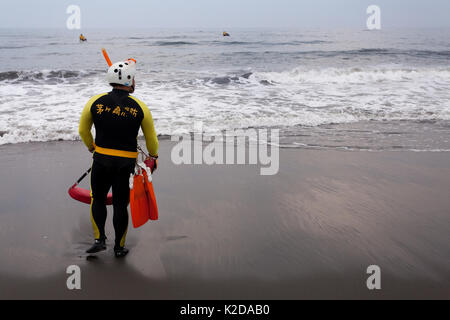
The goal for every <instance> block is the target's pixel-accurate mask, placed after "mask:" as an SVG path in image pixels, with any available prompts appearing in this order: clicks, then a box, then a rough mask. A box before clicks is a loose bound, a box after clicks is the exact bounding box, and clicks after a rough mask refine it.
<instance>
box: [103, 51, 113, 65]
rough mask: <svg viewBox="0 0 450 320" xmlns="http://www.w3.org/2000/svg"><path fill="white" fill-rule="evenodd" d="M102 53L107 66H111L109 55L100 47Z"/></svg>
mask: <svg viewBox="0 0 450 320" xmlns="http://www.w3.org/2000/svg"><path fill="white" fill-rule="evenodd" d="M102 53H103V56H104V57H105V60H106V63H107V64H108V66H109V67H111V66H112V62H111V59H109V56H108V54H107V53H106V50H105V48H103V49H102Z"/></svg>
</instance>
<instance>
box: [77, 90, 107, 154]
mask: <svg viewBox="0 0 450 320" xmlns="http://www.w3.org/2000/svg"><path fill="white" fill-rule="evenodd" d="M103 95H104V94H100V95H98V96H95V97H93V98H92V99H91V100H89V101H88V103H86V106H85V107H84V109H83V112H82V113H81V118H80V125H79V127H78V133H79V134H80V137H81V140H83V142H84V144H85V145H86V147H88V149H89V150H92V149H94V137H93V136H92V133H91V128H92V125H93V124H94V120H93V119H92V113H91V107H92V105H93V104H94V103H95V101H97V100H98V98H100V97H101V96H103Z"/></svg>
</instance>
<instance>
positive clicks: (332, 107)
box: [0, 29, 450, 151]
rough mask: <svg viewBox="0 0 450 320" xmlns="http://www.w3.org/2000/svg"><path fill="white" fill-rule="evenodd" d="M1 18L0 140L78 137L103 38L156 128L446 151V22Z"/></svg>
mask: <svg viewBox="0 0 450 320" xmlns="http://www.w3.org/2000/svg"><path fill="white" fill-rule="evenodd" d="M227 31H229V32H230V33H231V35H232V36H231V37H230V38H224V37H222V30H194V29H192V30H175V29H171V30H157V29H150V30H82V32H83V34H85V36H86V37H87V38H88V42H87V43H79V42H78V33H76V32H72V31H67V30H52V29H41V30H25V29H23V30H18V29H17V30H10V29H0V61H1V65H0V144H8V143H23V142H30V141H53V140H76V139H79V137H78V120H79V117H80V113H81V110H82V108H83V107H84V105H85V104H86V102H87V101H88V100H89V99H90V97H92V96H93V95H95V94H98V93H103V92H107V91H109V90H110V87H109V86H108V84H107V83H106V82H105V72H106V70H107V65H106V62H105V61H104V59H103V57H102V55H101V48H102V47H105V48H106V49H107V50H108V53H109V55H110V57H111V59H112V60H113V62H114V61H118V60H122V59H126V58H130V57H133V58H135V59H136V60H137V61H138V75H137V78H136V81H137V88H136V92H135V94H134V95H135V96H136V97H138V98H140V99H141V100H143V101H145V102H146V103H147V105H148V106H149V107H150V109H151V111H152V114H153V118H154V120H155V126H156V129H157V132H158V134H160V135H161V136H166V137H167V136H170V135H174V134H182V133H189V132H192V131H193V130H194V123H196V122H197V121H202V122H203V130H204V131H205V134H206V135H212V134H217V133H220V132H222V131H223V130H227V129H229V130H231V129H246V128H262V127H264V128H277V129H279V130H280V144H281V146H283V147H292V148H333V149H334V148H338V149H345V150H415V151H450V90H449V88H450V29H422V30H414V29H392V30H380V31H366V30H357V29H353V30H352V29H347V30H263V29H251V30H240V29H235V30H227Z"/></svg>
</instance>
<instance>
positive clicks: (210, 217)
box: [0, 141, 450, 299]
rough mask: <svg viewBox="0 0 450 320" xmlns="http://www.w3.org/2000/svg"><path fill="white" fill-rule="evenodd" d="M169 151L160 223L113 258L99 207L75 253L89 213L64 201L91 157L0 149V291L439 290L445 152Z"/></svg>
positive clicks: (133, 294)
mask: <svg viewBox="0 0 450 320" xmlns="http://www.w3.org/2000/svg"><path fill="white" fill-rule="evenodd" d="M172 146H173V144H172V143H171V142H169V141H162V143H161V152H160V155H161V161H160V167H159V170H158V172H157V174H156V175H155V177H154V181H155V188H156V193H157V199H158V205H159V210H160V217H161V219H160V221H158V222H156V223H152V224H147V225H146V226H144V227H143V228H142V229H138V230H135V229H132V227H130V229H129V233H128V241H127V245H128V247H130V249H131V253H130V255H129V257H127V259H126V260H123V261H117V260H115V259H114V258H113V255H112V252H111V244H112V242H113V234H112V231H113V229H112V222H111V214H110V213H109V214H110V215H109V217H108V223H107V228H108V229H107V230H108V233H109V235H110V237H109V244H110V246H109V249H108V251H107V252H105V253H102V254H99V255H98V258H97V259H90V260H86V257H85V255H84V254H83V250H85V249H86V247H87V246H89V244H90V242H91V241H92V239H91V234H92V231H91V226H90V220H89V208H88V206H86V205H83V204H80V203H77V202H75V201H73V200H71V199H70V198H69V197H68V195H67V189H68V187H69V186H70V185H71V184H72V183H73V182H74V181H75V180H76V179H77V178H78V177H79V176H80V175H81V173H82V172H84V170H86V169H87V168H88V167H89V166H90V163H91V159H90V155H89V154H88V153H87V152H86V150H85V149H84V147H83V145H82V144H81V142H51V143H32V144H18V145H4V146H0V159H1V164H2V165H1V167H0V172H1V174H0V176H1V180H2V183H1V187H0V188H1V190H0V243H1V244H0V255H1V261H2V263H1V264H0V298H1V299H18V298H25V299H36V298H37V299H72V298H74V299H91V298H94V299H110V298H111V299H128V298H130V299H131V298H134V299H314V298H326V299H341V298H350V299H358V298H374V299H378V298H395V299H396V298H444V299H449V298H450V242H449V241H448V235H449V234H450V197H449V196H448V194H449V192H448V191H449V190H450V153H432V152H422V153H414V152H342V151H321V150H297V149H295V150H294V149H283V150H281V151H280V172H279V174H278V175H276V176H261V175H259V168H258V167H257V166H206V165H203V166H187V165H183V166H175V165H173V164H172V163H171V161H170V151H171V148H172ZM73 264H76V265H79V266H80V268H81V270H82V290H80V291H69V290H68V289H67V288H66V279H67V276H68V275H67V274H66V273H65V271H66V268H67V267H68V266H69V265H73ZM372 264H376V265H379V266H380V267H381V270H382V290H380V291H377V292H373V291H369V290H368V289H367V288H366V279H367V277H368V275H367V274H366V268H367V267H368V266H369V265H372Z"/></svg>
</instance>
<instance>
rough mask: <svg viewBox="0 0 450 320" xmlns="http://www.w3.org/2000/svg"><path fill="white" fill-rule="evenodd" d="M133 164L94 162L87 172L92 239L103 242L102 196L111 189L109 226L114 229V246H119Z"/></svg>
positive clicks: (124, 228)
mask: <svg viewBox="0 0 450 320" xmlns="http://www.w3.org/2000/svg"><path fill="white" fill-rule="evenodd" d="M133 171H134V163H132V164H130V163H128V164H125V165H117V164H115V165H114V164H105V163H102V162H101V161H96V160H94V162H93V164H92V172H91V190H92V203H91V220H92V225H93V228H94V236H95V239H106V236H105V223H106V215H107V210H106V204H105V201H106V197H107V195H108V192H109V189H110V188H111V187H112V193H113V212H114V214H113V225H114V230H115V247H123V246H124V245H125V238H126V233H127V229H128V210H127V207H128V204H129V201H130V186H129V178H130V173H132V172H133Z"/></svg>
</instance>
